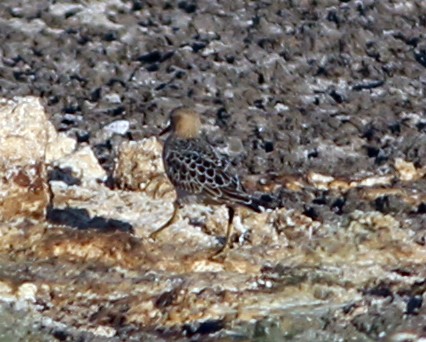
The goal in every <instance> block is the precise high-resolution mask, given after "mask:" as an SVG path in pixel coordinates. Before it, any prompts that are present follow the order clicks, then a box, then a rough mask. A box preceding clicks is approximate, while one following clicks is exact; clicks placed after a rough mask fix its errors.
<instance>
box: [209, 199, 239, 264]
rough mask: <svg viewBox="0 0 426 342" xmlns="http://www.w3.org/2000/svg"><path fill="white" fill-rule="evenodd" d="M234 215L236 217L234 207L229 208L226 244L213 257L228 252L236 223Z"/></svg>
mask: <svg viewBox="0 0 426 342" xmlns="http://www.w3.org/2000/svg"><path fill="white" fill-rule="evenodd" d="M234 215H235V209H234V208H232V207H228V227H227V229H226V236H225V242H224V244H223V245H222V246H221V247H220V248H219V250H217V251H216V252H215V253H214V254H213V255H212V257H213V258H214V257H216V256H218V255H220V254H222V253H223V252H224V251H226V250H227V249H228V247H229V240H230V238H231V235H232V229H233V225H232V222H233V221H234Z"/></svg>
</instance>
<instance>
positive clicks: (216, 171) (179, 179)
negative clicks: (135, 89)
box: [163, 134, 263, 211]
mask: <svg viewBox="0 0 426 342" xmlns="http://www.w3.org/2000/svg"><path fill="white" fill-rule="evenodd" d="M163 161H164V167H165V170H166V173H167V176H168V177H169V179H170V181H171V182H172V183H173V185H174V186H175V187H176V188H177V190H178V192H179V191H181V192H184V193H187V194H191V195H197V196H198V197H201V198H202V199H203V200H204V201H206V202H210V203H217V204H228V205H243V206H246V207H249V208H251V209H253V210H255V211H262V209H263V208H262V203H260V202H259V200H256V199H255V198H253V196H251V195H249V194H248V193H247V192H246V191H245V189H244V187H243V186H242V184H241V182H240V180H239V178H238V176H237V175H236V173H235V172H234V171H233V170H232V168H231V166H230V162H229V160H228V159H227V158H225V157H224V156H223V155H220V154H219V153H217V152H216V151H215V150H214V149H213V148H212V147H211V145H210V144H208V143H207V141H205V140H204V139H203V138H202V137H197V138H193V139H180V138H178V137H176V136H174V135H173V134H172V135H170V136H169V138H168V139H167V140H166V142H165V145H164V150H163Z"/></svg>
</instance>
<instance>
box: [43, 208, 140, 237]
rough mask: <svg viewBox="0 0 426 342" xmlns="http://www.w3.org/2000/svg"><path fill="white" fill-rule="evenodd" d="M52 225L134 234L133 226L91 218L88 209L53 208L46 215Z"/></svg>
mask: <svg viewBox="0 0 426 342" xmlns="http://www.w3.org/2000/svg"><path fill="white" fill-rule="evenodd" d="M46 218H47V220H48V221H49V222H50V223H54V224H61V225H66V226H70V227H73V228H77V229H99V230H102V231H106V232H111V231H121V232H129V233H133V232H134V231H133V226H132V225H131V224H129V223H127V222H123V221H120V220H114V219H106V218H104V217H99V216H95V217H90V215H89V213H88V211H87V210H86V209H79V208H65V209H56V208H51V209H49V210H48V212H47V215H46Z"/></svg>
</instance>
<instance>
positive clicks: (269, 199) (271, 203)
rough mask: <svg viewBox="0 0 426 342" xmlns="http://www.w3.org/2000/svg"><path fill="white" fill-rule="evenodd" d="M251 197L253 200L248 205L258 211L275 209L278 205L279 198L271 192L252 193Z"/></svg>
mask: <svg viewBox="0 0 426 342" xmlns="http://www.w3.org/2000/svg"><path fill="white" fill-rule="evenodd" d="M250 197H251V201H250V203H248V204H247V205H246V207H247V208H249V209H252V210H254V211H255V212H257V213H262V212H264V211H265V210H266V209H275V208H277V207H278V203H277V202H278V199H277V198H276V197H275V196H273V195H271V194H260V195H251V196H250Z"/></svg>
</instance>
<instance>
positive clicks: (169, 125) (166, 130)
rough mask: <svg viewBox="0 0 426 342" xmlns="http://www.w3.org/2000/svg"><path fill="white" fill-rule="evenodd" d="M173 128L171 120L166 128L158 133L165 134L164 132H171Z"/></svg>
mask: <svg viewBox="0 0 426 342" xmlns="http://www.w3.org/2000/svg"><path fill="white" fill-rule="evenodd" d="M171 130H172V124H171V122H170V121H169V122H167V126H166V128H164V129H163V130H162V131H161V132H160V133H159V134H158V136H160V137H161V136H163V135H164V134H167V133H169V132H170V131H171Z"/></svg>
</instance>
